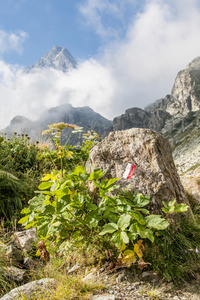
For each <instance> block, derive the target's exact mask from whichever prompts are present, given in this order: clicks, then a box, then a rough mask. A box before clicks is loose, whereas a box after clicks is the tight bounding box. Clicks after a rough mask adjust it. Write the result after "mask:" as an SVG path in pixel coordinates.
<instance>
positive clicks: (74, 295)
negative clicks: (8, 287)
mask: <svg viewBox="0 0 200 300" xmlns="http://www.w3.org/2000/svg"><path fill="white" fill-rule="evenodd" d="M83 261H84V258H83V257H82V256H81V255H79V263H80V265H81V264H82V262H83ZM76 262H77V263H78V258H77V260H76ZM85 263H86V262H85ZM69 264H70V261H69V262H66V258H65V257H61V258H59V257H57V255H56V254H55V253H54V254H53V255H51V258H50V261H49V262H47V264H46V265H44V264H42V263H40V264H39V265H38V268H37V269H36V270H32V272H31V274H30V278H29V281H33V280H38V279H41V278H54V279H55V281H56V282H57V284H56V287H55V288H52V289H50V290H49V291H47V292H43V293H41V292H38V293H36V295H35V296H34V298H33V299H34V300H36V299H39V300H45V299H51V300H56V299H63V300H64V299H69V300H70V299H77V300H79V299H80V300H87V299H91V296H92V295H93V293H98V292H99V291H100V290H101V289H103V285H102V284H101V283H99V282H98V283H97V282H93V281H90V282H84V281H83V280H82V278H83V277H84V272H85V267H83V265H82V267H81V268H80V271H79V272H78V273H77V272H76V273H72V274H68V273H67V266H68V265H69ZM91 267H92V266H90V268H91ZM21 299H23V300H25V299H26V297H24V298H23V297H22V298H21Z"/></svg>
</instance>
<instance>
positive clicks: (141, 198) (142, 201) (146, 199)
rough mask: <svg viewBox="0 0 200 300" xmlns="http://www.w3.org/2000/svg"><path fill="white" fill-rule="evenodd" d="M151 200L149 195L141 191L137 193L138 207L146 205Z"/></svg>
mask: <svg viewBox="0 0 200 300" xmlns="http://www.w3.org/2000/svg"><path fill="white" fill-rule="evenodd" d="M149 202H150V197H149V196H143V195H142V194H141V193H135V205H136V206H137V207H144V206H146V205H147V204H149Z"/></svg>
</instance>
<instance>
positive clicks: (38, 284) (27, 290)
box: [1, 278, 56, 300]
mask: <svg viewBox="0 0 200 300" xmlns="http://www.w3.org/2000/svg"><path fill="white" fill-rule="evenodd" d="M55 285H56V281H55V279H51V278H43V279H40V280H36V281H32V282H29V283H27V284H24V285H22V286H20V287H17V288H15V289H13V290H11V291H10V292H9V293H8V294H6V295H4V296H3V297H2V298H1V300H14V299H15V300H18V299H22V297H24V298H25V297H27V299H32V298H35V297H37V295H39V294H41V293H42V292H43V293H45V292H48V291H49V290H50V289H51V288H52V287H55Z"/></svg>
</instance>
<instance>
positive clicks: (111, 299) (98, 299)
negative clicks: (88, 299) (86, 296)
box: [92, 295, 116, 300]
mask: <svg viewBox="0 0 200 300" xmlns="http://www.w3.org/2000/svg"><path fill="white" fill-rule="evenodd" d="M115 299H116V298H115V296H114V295H96V296H93V297H92V300H115Z"/></svg>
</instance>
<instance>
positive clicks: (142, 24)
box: [0, 0, 200, 128]
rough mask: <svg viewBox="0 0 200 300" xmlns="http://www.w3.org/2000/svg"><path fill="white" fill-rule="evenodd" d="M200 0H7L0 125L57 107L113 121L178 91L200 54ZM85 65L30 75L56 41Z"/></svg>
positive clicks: (2, 20)
mask: <svg viewBox="0 0 200 300" xmlns="http://www.w3.org/2000/svg"><path fill="white" fill-rule="evenodd" d="M199 32H200V2H199V0H190V1H189V0H0V97H1V98H0V99H1V110H0V128H3V127H4V126H5V125H8V124H9V122H10V120H11V119H12V118H13V117H14V116H15V115H24V116H26V117H28V118H30V119H36V118H37V117H38V116H39V115H40V114H41V113H42V111H44V110H45V109H48V108H50V107H52V106H57V105H60V104H63V103H71V104H72V105H73V106H90V107H91V108H93V109H94V110H95V111H96V112H98V113H100V114H102V115H103V116H104V117H106V118H109V119H113V118H114V117H115V116H119V115H121V114H123V113H124V112H125V110H126V109H128V108H131V107H141V108H144V107H145V106H146V105H148V104H150V103H152V102H154V101H155V100H157V99H159V98H162V97H165V96H166V94H170V93H171V89H172V87H173V84H174V80H175V77H176V75H177V73H178V72H179V71H180V70H181V69H184V68H185V67H186V65H187V64H188V63H189V62H191V61H192V59H194V58H195V57H197V56H200V38H199ZM55 45H60V46H64V47H67V48H68V49H69V51H70V52H71V54H72V55H73V56H74V58H75V59H77V60H78V62H79V66H78V68H77V69H76V70H71V71H70V72H68V73H67V74H64V73H62V72H61V71H56V70H52V69H51V70H43V71H40V72H38V73H37V72H35V73H34V74H32V73H30V74H27V73H24V71H23V70H24V68H26V67H27V66H29V65H31V64H34V63H35V62H36V61H37V60H39V59H40V58H41V57H42V56H43V55H44V54H45V53H47V52H48V51H49V50H50V49H51V48H52V47H53V46H55Z"/></svg>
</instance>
